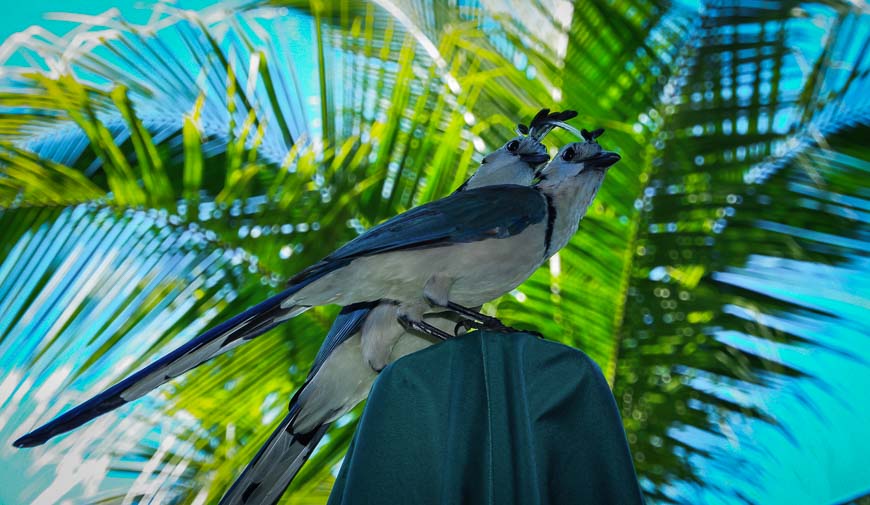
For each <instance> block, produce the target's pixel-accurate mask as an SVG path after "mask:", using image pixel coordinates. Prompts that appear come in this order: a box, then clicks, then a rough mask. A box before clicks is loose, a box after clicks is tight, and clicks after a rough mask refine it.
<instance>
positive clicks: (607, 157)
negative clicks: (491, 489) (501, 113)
mask: <svg viewBox="0 0 870 505" xmlns="http://www.w3.org/2000/svg"><path fill="white" fill-rule="evenodd" d="M601 133H603V130H596V131H595V132H593V133H590V132H587V131H586V130H583V132H582V134H583V136H584V137H585V138H586V139H587V142H585V143H582V144H575V145H573V146H568V147H566V148H565V149H563V150H562V151H561V152H560V157H561V160H562V162H565V163H566V164H567V163H568V162H570V161H572V160H573V159H574V158H575V157H577V158H578V159H586V160H587V161H586V162H585V164H586V165H587V166H586V167H585V168H584V170H592V171H595V172H596V173H589V174H588V176H589V177H590V178H589V180H588V181H587V184H590V185H591V187H590V188H588V189H587V188H582V189H581V194H584V195H588V198H589V201H591V199H592V198H594V193H595V192H596V191H597V189H598V187H599V186H600V183H601V180H602V179H603V170H605V169H606V168H607V166H609V164H612V163H614V162H615V161H617V160H618V156H616V155H615V154H613V153H603V152H602V151H601V148H600V146H598V144H597V143H596V142H595V141H594V139H595V137H597V136H599V135H601ZM550 165H551V166H548V167H547V169H545V171H544V174H543V175H542V180H541V183H540V184H539V187H540V188H541V190H542V191H543V189H545V188H548V187H549V188H553V187H555V185H553V184H551V183H548V182H547V179H548V178H551V179H554V181H551V182H555V180H558V179H559V178H560V177H565V176H566V174H569V173H570V172H571V171H570V168H571V167H560V165H561V163H560V162H559V160H558V159H557V160H554V161H553V162H551V164H550ZM579 173H580V172H578V174H577V175H578V176H579ZM529 182H531V181H529ZM584 186H585V185H584ZM468 189H473V188H468ZM589 191H591V193H590V192H589ZM554 194H558V192H556V193H554ZM547 203H548V207H549V206H550V204H555V203H563V202H550V201H549V200H548V202H547ZM575 207H576V209H575V208H572V206H571V205H566V206H563V208H564V209H566V210H567V216H565V217H567V219H564V220H563V219H555V217H556V216H554V220H553V222H552V227H553V230H552V232H551V235H550V236H549V239H548V240H550V241H552V240H554V239H555V240H556V241H557V242H555V243H553V244H551V245H550V247H548V248H546V250H545V254H546V255H547V257H549V255H551V254H552V253H553V252H555V251H557V250H558V249H560V248H561V247H563V246H564V245H565V243H567V240H568V239H569V238H570V236H571V235H573V233H574V231H573V230H576V227H577V224H578V223H579V220H580V218H581V217H582V213H585V206H582V208H581V206H575ZM552 211H553V209H552V208H550V209H549V210H548V212H552ZM577 212H579V213H580V214H577ZM573 216H576V219H574V217H573ZM571 219H574V221H573V222H574V224H573V230H572V225H571V221H570V220H571ZM557 223H558V226H559V227H558V231H557V229H556V228H557ZM548 226H549V225H548ZM545 240H547V232H546V231H545ZM397 307H398V304H396V303H389V302H384V301H382V302H380V303H377V304H374V303H364V304H358V305H355V306H349V307H345V308H344V309H343V310H342V312H341V313H340V314H339V316H338V318H337V319H336V321H335V323H334V324H333V326H332V328H331V330H330V333H329V335H328V336H327V338H326V341H325V342H324V344H323V347H321V351H320V353H318V356H317V358H316V360H315V364H314V366H313V367H312V369H311V372H310V373H309V376H308V381H307V382H306V383H305V384H304V385H303V387H302V388H300V390H299V391H298V392H297V393H296V395H295V396H294V398H293V400H292V401H291V403H290V411H289V413H288V414H287V416H286V417H285V418H284V420H283V421H282V422H281V423H280V424H279V426H278V427H277V428H276V429H275V431H274V432H273V433H272V435H271V436H270V438H269V439H268V440H267V441H266V443H265V444H264V445H263V447H262V448H261V449H260V451H259V452H258V453H257V455H256V456H255V457H254V459H253V460H252V461H251V463H250V464H249V465H248V466H247V468H246V469H245V471H244V472H243V473H242V475H241V476H240V477H239V479H238V480H237V481H236V482H235V483H234V484H233V486H232V487H231V488H230V490H229V491H228V492H227V493H226V494H225V495H224V497H223V498H222V500H221V505H236V504H243V503H248V504H250V503H275V502H277V500H278V499H279V498H280V497H281V495H282V494H283V492H284V491H285V490H286V488H287V487H288V486H289V485H290V483H291V482H292V480H293V478H294V477H295V475H296V474H297V473H298V471H299V470H300V469H301V467H302V465H303V464H304V463H305V462H306V461H307V459H308V458H309V456H310V455H311V453H312V451H313V450H314V448H315V447H316V446H317V444H318V442H319V441H320V439H321V438H322V437H323V435H324V434H325V433H326V430H327V428H328V426H329V423H330V422H331V421H333V420H335V419H337V418H338V417H340V416H341V415H344V414H346V413H347V412H348V411H350V409H352V408H353V407H354V406H355V405H356V404H357V403H359V402H360V401H362V400H363V399H364V398H365V397H366V396H368V392H369V389H370V387H371V385H372V383H373V382H374V379H375V377H376V376H377V372H378V371H379V369H378V368H375V367H373V365H372V363H371V362H370V361H364V360H362V359H360V355H361V354H363V355H365V354H366V351H365V343H366V339H370V340H372V341H375V342H376V343H377V344H379V345H381V346H386V347H385V348H383V349H382V351H386V353H387V356H388V362H392V361H395V360H396V359H398V358H400V357H402V356H405V355H407V354H410V353H411V352H415V351H417V350H420V349H422V348H424V347H427V346H429V345H431V344H432V343H434V342H435V341H436V340H434V339H433V338H432V337H429V338H428V339H427V338H424V337H420V336H417V335H414V334H413V333H402V331H401V329H396V324H395V322H394V319H393V318H395V316H396V312H397ZM429 320H430V322H432V323H435V326H436V327H441V328H446V327H449V326H450V325H451V324H453V322H452V320H450V319H445V318H441V317H432V318H429ZM369 324H371V325H372V326H374V327H375V331H374V333H375V335H374V336H372V334H371V333H372V331H371V330H369V331H366V326H368V325H369ZM391 327H392V328H393V329H392V330H391V329H390V328H391ZM442 331H444V330H443V329H442ZM384 333H386V334H389V335H399V336H397V337H394V339H393V340H392V341H390V340H389V337H387V338H386V339H385V338H384V337H383V335H384Z"/></svg>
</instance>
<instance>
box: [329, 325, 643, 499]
mask: <svg viewBox="0 0 870 505" xmlns="http://www.w3.org/2000/svg"><path fill="white" fill-rule="evenodd" d="M406 503H407V504H430V503H431V504H436V503H437V504H459V503H469V504H499V505H504V504H511V503H516V504H572V503H577V504H580V503H582V504H598V503H601V504H605V503H606V504H611V503H614V504H629V505H630V504H637V503H642V498H641V494H640V488H639V486H638V482H637V477H636V475H635V472H634V467H633V465H632V462H631V455H630V454H629V450H628V444H627V443H626V440H625V432H624V431H623V428H622V421H621V419H620V416H619V413H618V411H617V409H616V403H615V402H614V399H613V394H612V393H611V392H610V388H609V387H608V385H607V381H606V380H605V379H604V376H603V375H602V374H601V370H600V369H599V368H598V366H597V365H596V364H595V363H594V362H593V361H592V360H591V359H589V357H587V356H586V355H585V354H583V353H582V352H580V351H578V350H576V349H573V348H570V347H566V346H564V345H561V344H557V343H554V342H549V341H546V340H542V339H539V338H536V337H534V336H531V335H528V334H524V333H509V334H506V333H489V332H474V333H470V334H467V335H465V336H463V337H460V338H455V339H451V340H449V341H447V342H444V343H442V344H439V345H435V346H432V347H430V348H427V349H424V350H422V351H420V352H417V353H415V354H412V355H410V356H407V357H405V358H402V359H400V360H398V361H396V362H395V363H393V364H392V365H390V366H388V367H387V368H386V369H384V371H383V372H381V374H380V377H378V379H377V381H376V382H375V384H374V386H373V387H372V392H371V394H370V395H369V400H368V404H367V405H366V408H365V410H364V412H363V415H362V419H361V420H360V423H359V426H358V427H357V431H356V434H355V435H354V440H353V442H352V443H351V446H350V448H349V449H348V452H347V456H346V457H345V460H344V463H343V464H342V467H341V471H340V473H339V475H338V479H337V480H336V483H335V486H334V487H333V490H332V494H331V495H330V497H329V504H330V505H357V504H406Z"/></svg>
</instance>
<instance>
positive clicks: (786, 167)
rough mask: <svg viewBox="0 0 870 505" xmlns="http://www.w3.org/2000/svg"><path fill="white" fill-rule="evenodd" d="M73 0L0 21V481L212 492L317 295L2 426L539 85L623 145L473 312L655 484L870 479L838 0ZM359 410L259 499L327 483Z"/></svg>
mask: <svg viewBox="0 0 870 505" xmlns="http://www.w3.org/2000/svg"><path fill="white" fill-rule="evenodd" d="M82 5H83V7H82V8H83V10H82V11H80V12H79V13H75V9H74V6H75V4H64V10H72V11H74V13H71V14H55V15H52V16H51V20H50V21H47V22H46V23H50V25H49V24H43V23H42V22H38V20H34V21H33V22H35V23H37V24H38V25H40V26H50V27H51V29H48V28H45V27H40V26H33V27H31V28H28V29H26V30H24V31H22V32H18V33H14V34H13V35H11V36H9V37H8V38H7V39H6V41H5V42H4V43H3V44H2V46H0V63H2V65H3V66H2V68H0V208H2V210H0V372H2V373H0V435H2V436H0V440H2V441H3V443H2V444H0V461H2V470H0V481H2V483H3V485H2V486H0V502H2V503H52V504H53V503H149V502H152V503H178V504H201V503H211V502H213V501H214V500H216V499H217V498H218V497H219V496H220V495H221V494H222V492H223V491H224V490H225V489H226V488H227V487H228V486H229V485H230V484H231V483H232V481H233V479H234V478H235V476H236V475H237V474H238V473H239V472H240V471H241V469H242V468H243V467H244V465H245V464H246V463H247V462H248V461H249V460H250V459H251V458H252V457H253V455H254V454H255V452H256V450H257V449H258V447H259V446H260V444H261V442H262V441H264V440H265V438H266V437H267V436H268V434H269V433H270V432H271V430H272V427H273V425H275V424H276V423H277V421H278V416H279V415H281V414H282V412H283V411H284V409H285V408H286V405H287V402H288V400H289V398H290V397H291V396H292V394H293V392H294V390H295V388H296V387H297V386H299V385H300V383H301V381H302V380H303V379H304V377H305V374H306V372H307V364H308V363H310V362H311V360H312V358H313V356H314V354H315V353H316V350H317V348H318V346H319V345H320V342H321V339H322V337H323V335H324V334H325V332H326V330H327V328H328V327H329V325H330V323H331V318H332V316H333V315H334V314H335V308H334V307H328V308H323V309H318V310H312V311H309V312H307V313H305V314H304V315H303V316H301V317H298V318H296V319H293V320H291V321H290V322H289V323H287V324H285V325H283V326H281V327H280V328H278V329H276V330H274V331H272V332H270V333H269V334H268V335H266V336H264V337H262V338H260V339H258V341H256V342H254V343H251V344H250V345H247V346H244V347H242V348H240V349H237V350H235V351H233V352H232V353H231V354H230V355H228V356H224V357H221V358H219V359H216V360H214V362H212V363H210V364H208V365H206V366H203V367H201V368H199V369H196V370H194V371H192V372H190V373H188V374H186V375H185V376H184V377H182V378H179V379H177V380H175V381H174V382H173V383H171V384H169V385H167V386H165V387H164V388H162V389H161V390H160V391H159V393H158V394H154V395H151V396H149V397H147V398H144V399H142V400H140V401H138V402H135V403H134V404H133V405H129V406H127V407H125V408H122V409H119V410H118V411H116V412H114V413H112V414H110V415H107V416H105V417H104V418H101V419H100V420H98V421H96V422H94V423H91V424H90V425H88V426H86V427H84V428H83V429H80V430H78V431H77V432H74V433H72V434H69V435H67V436H65V437H62V438H60V439H58V440H56V441H54V442H52V443H50V444H48V445H47V446H44V447H40V448H36V449H33V450H27V451H19V450H15V449H13V448H12V447H11V440H13V439H14V438H16V437H17V436H18V435H21V434H22V433H24V432H26V431H28V430H29V429H31V428H33V427H35V426H36V425H38V424H40V423H42V422H45V421H47V420H49V419H50V418H51V417H53V416H54V415H56V414H58V413H59V412H60V411H62V410H63V409H65V408H68V407H69V406H71V405H73V404H74V403H76V402H79V401H81V400H83V399H85V398H86V397H88V396H89V395H91V394H92V393H94V392H96V391H98V390H99V389H101V388H103V387H105V386H107V385H109V384H111V383H112V382H114V381H116V380H117V379H119V378H121V377H122V376H124V375H125V374H127V373H129V372H130V371H132V370H134V369H135V368H136V367H138V366H141V365H142V364H144V363H146V362H148V361H149V360H151V359H153V358H154V357H156V356H158V355H160V354H162V353H164V352H165V351H166V350H168V349H169V348H171V347H172V346H174V345H177V344H178V343H180V342H183V341H185V340H187V339H189V338H192V337H193V336H195V335H196V334H197V333H198V332H200V331H202V330H203V329H204V328H206V327H208V326H209V325H212V324H215V323H217V322H218V321H220V320H222V319H224V318H226V317H229V316H231V315H234V314H235V313H237V312H239V311H241V310H242V309H244V308H245V307H247V306H249V305H251V304H254V303H256V302H258V301H260V300H262V299H265V298H266V297H267V296H269V295H270V294H272V293H274V292H276V290H277V287H278V286H280V285H281V283H282V282H283V281H284V280H285V279H287V278H288V277H289V276H290V275H292V274H293V273H295V272H297V271H299V270H300V269H302V268H304V267H305V266H307V265H308V264H310V263H312V262H314V261H316V260H317V259H319V258H321V257H322V256H323V255H325V254H326V253H328V252H329V251H331V250H332V249H333V248H334V247H336V245H337V244H340V243H342V242H344V241H346V240H348V239H350V238H352V237H353V236H355V235H356V234H358V233H359V232H360V231H362V230H364V229H365V228H367V227H369V226H371V225H373V224H376V223H378V222H379V221H381V220H383V219H385V218H387V217H390V216H392V215H394V214H396V213H398V212H401V211H403V210H405V209H407V208H409V207H411V206H414V205H417V204H420V203H422V202H425V201H428V200H431V199H434V198H438V197H441V196H443V195H445V194H447V193H448V192H450V191H451V190H452V189H454V188H455V187H457V186H458V185H459V184H460V183H461V182H462V181H463V180H464V179H465V178H466V176H467V175H468V174H469V172H470V171H471V170H473V169H474V167H475V166H476V164H477V163H478V162H479V160H480V158H481V156H482V154H483V153H485V152H487V151H490V150H492V149H494V148H495V147H497V146H499V145H500V144H501V143H502V142H504V141H506V140H507V139H508V138H510V137H511V136H512V134H513V128H514V127H515V125H516V123H517V122H521V121H527V120H528V119H529V117H530V116H531V115H532V114H534V112H536V111H537V110H538V109H539V108H541V107H550V108H553V109H569V108H570V109H576V110H577V111H579V113H580V116H579V117H578V119H577V120H576V121H575V124H576V125H578V126H580V127H587V128H596V127H605V128H606V129H607V134H606V135H605V137H604V138H603V139H602V143H603V144H604V145H605V146H606V147H607V148H608V149H613V150H616V151H618V152H620V153H621V154H622V155H623V161H622V162H621V163H620V164H619V165H617V166H616V167H615V169H614V170H611V171H610V173H609V175H608V179H607V181H606V182H605V185H604V187H603V189H602V191H601V193H600V196H599V197H598V199H597V201H596V203H595V204H594V206H593V208H592V209H591V211H590V214H589V215H588V216H587V218H586V219H585V220H584V222H583V224H582V225H581V231H580V233H578V234H577V236H576V237H575V238H574V239H573V240H572V242H571V243H570V244H569V245H568V247H566V248H565V249H564V250H563V251H562V252H560V253H559V254H558V255H557V256H555V257H554V258H553V259H552V260H551V261H550V262H549V264H548V265H546V266H545V267H543V268H541V269H540V270H539V271H538V272H537V273H536V274H535V275H534V276H533V277H532V278H531V279H530V280H529V281H527V282H526V283H525V284H523V285H522V286H520V288H519V289H518V290H516V291H515V292H513V293H511V294H510V295H507V296H505V297H503V298H502V299H499V300H496V301H494V302H493V303H491V304H489V305H488V306H487V307H486V310H487V311H489V312H491V313H494V314H497V315H498V316H499V317H501V318H503V319H504V320H505V321H507V322H509V323H510V324H514V325H517V326H520V327H525V328H530V329H535V330H537V331H540V332H542V333H543V334H545V335H547V336H548V337H549V338H551V339H556V340H560V341H562V342H564V343H566V344H569V345H572V346H575V347H577V348H579V349H582V350H583V351H585V352H586V353H587V354H589V355H590V356H591V357H592V358H593V359H595V361H597V362H598V363H599V365H600V366H601V368H602V370H604V372H605V375H606V376H607V378H608V380H609V381H610V383H611V384H612V386H613V390H614V394H615V396H616V399H617V403H618V406H619V408H620V410H621V412H622V415H623V419H624V426H625V430H626V433H627V436H628V440H629V442H630V445H631V449H632V452H633V456H634V459H635V465H636V468H637V472H638V475H639V477H640V479H641V483H642V485H643V488H644V490H645V492H646V493H647V497H648V499H649V501H650V502H651V503H667V502H691V503H701V502H705V503H732V502H751V503H836V502H842V501H848V500H850V499H853V498H856V497H858V496H861V495H864V494H867V493H868V492H870V471H868V470H867V467H866V463H865V461H866V458H865V455H866V453H867V451H868V450H870V429H868V428H867V426H870V407H868V406H867V405H866V403H867V402H866V391H867V388H868V387H870V364H868V361H867V352H866V349H867V345H868V340H867V336H868V330H870V322H868V321H870V317H868V309H870V302H868V298H870V287H868V286H870V275H868V272H870V268H868V267H870V265H868V258H867V249H868V226H867V224H868V221H870V191H868V188H867V184H866V181H867V180H868V178H867V177H868V169H870V162H868V159H870V147H868V141H867V138H868V135H870V128H868V126H870V85H868V79H870V76H868V73H870V57H868V46H870V23H868V19H870V16H868V14H870V9H868V6H867V4H866V3H865V2H863V1H862V0H857V1H842V2H839V1H819V2H796V1H773V0H771V1H764V2H761V1H759V2H752V1H750V2H743V1H741V2H729V1H723V2H705V3H701V4H695V3H682V2H676V3H672V2H667V1H657V0H653V1H646V0H590V1H586V2H578V3H571V2H567V1H564V0H540V1H535V2H511V1H508V0H505V1H500V0H482V1H480V2H477V1H473V0H471V1H467V2H466V1H449V2H429V1H422V0H418V1H411V0H373V1H359V2H356V1H347V2H325V1H318V0H311V1H296V0H273V1H253V2H243V3H238V2H237V3H223V4H219V5H213V6H202V5H200V6H198V8H197V9H194V10H185V9H182V8H181V6H179V5H174V4H167V3H153V2H147V3H146V4H145V5H143V6H140V8H139V9H137V10H134V9H133V8H132V7H129V8H127V7H125V8H124V9H125V10H124V11H123V12H122V11H119V10H117V9H110V10H108V11H105V12H101V13H99V14H95V13H94V12H92V9H93V6H91V7H90V8H91V11H88V10H87V6H85V5H84V4H82ZM13 10H14V8H13ZM81 12H88V14H82V13H81ZM569 140H570V137H568V136H567V135H566V134H565V133H563V132H562V133H560V132H557V133H555V134H553V135H552V136H551V137H550V138H549V139H548V143H549V145H551V146H552V147H553V149H554V150H555V149H556V147H558V146H559V145H561V144H563V143H565V142H568V141H569ZM862 395H863V398H862ZM358 414H359V409H358V410H357V411H356V412H354V413H353V414H350V415H348V416H346V417H345V418H343V419H342V420H341V421H340V422H339V423H337V424H336V425H335V426H334V427H333V429H332V430H331V432H330V433H329V435H328V436H327V438H326V439H325V442H324V443H323V444H322V445H321V446H320V448H319V450H318V452H317V453H316V454H315V456H314V457H313V459H312V460H311V461H310V462H309V463H308V465H307V466H306V467H305V469H304V470H303V472H302V474H301V475H300V478H298V479H297V481H296V482H294V484H293V486H292V488H291V492H289V493H288V494H287V496H285V500H284V502H285V503H323V502H324V501H325V499H326V497H327V496H328V493H329V489H330V486H331V483H332V481H333V479H334V475H335V472H336V469H337V465H339V464H340V461H341V457H342V455H343V453H344V451H345V448H346V446H347V443H348V441H349V439H350V437H351V435H352V433H353V429H354V427H355V420H356V418H357V416H358Z"/></svg>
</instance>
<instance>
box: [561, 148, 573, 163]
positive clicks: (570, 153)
mask: <svg viewBox="0 0 870 505" xmlns="http://www.w3.org/2000/svg"><path fill="white" fill-rule="evenodd" d="M562 159H563V160H565V161H571V160H573V159H574V148H573V147H569V148H568V149H565V152H563V153H562Z"/></svg>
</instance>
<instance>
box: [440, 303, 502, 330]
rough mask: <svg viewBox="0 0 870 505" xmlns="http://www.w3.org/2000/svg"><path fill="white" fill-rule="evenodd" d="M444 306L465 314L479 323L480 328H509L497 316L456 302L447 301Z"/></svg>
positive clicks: (462, 314)
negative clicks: (488, 314) (482, 312)
mask: <svg viewBox="0 0 870 505" xmlns="http://www.w3.org/2000/svg"><path fill="white" fill-rule="evenodd" d="M446 307H447V308H448V309H450V310H452V311H453V312H456V313H457V314H459V315H461V316H465V317H466V318H468V319H469V320H471V321H473V322H476V323H480V328H484V329H487V330H495V331H505V330H508V329H509V328H508V327H507V326H505V324H504V323H502V322H501V321H499V320H498V319H497V318H495V317H491V316H487V315H485V314H481V313H480V312H478V311H476V310H474V309H469V308H468V307H464V306H462V305H459V304H458V303H454V302H450V301H448V302H447V305H446Z"/></svg>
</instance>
